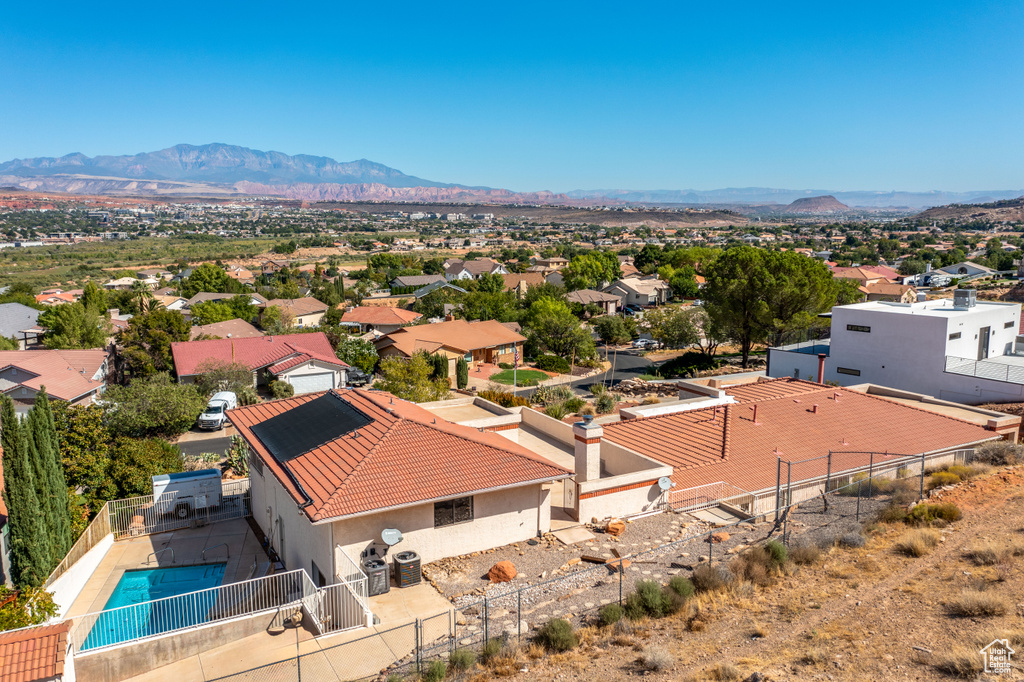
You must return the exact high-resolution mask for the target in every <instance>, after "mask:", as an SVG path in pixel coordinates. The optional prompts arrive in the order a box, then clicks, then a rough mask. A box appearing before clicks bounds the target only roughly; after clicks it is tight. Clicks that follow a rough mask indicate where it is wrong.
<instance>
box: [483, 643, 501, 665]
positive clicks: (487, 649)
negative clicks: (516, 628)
mask: <svg viewBox="0 0 1024 682" xmlns="http://www.w3.org/2000/svg"><path fill="white" fill-rule="evenodd" d="M501 649H502V644H501V639H499V638H498V637H492V638H491V639H489V640H487V642H485V643H484V648H483V649H482V650H481V651H480V658H482V659H483V660H484V662H485V663H486V662H488V661H491V660H493V659H494V658H495V657H496V656H498V654H500V653H501Z"/></svg>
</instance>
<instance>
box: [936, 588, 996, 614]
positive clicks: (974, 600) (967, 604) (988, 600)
mask: <svg viewBox="0 0 1024 682" xmlns="http://www.w3.org/2000/svg"><path fill="white" fill-rule="evenodd" d="M946 609H947V610H948V611H949V613H950V614H951V615H954V616H959V617H961V618H991V617H993V616H1002V615H1005V614H1006V612H1007V611H1008V610H1009V607H1008V606H1007V603H1006V599H1005V598H1003V597H1000V596H999V595H997V594H995V593H993V592H988V591H981V590H964V591H963V592H961V593H960V594H959V596H957V597H955V598H954V599H951V600H949V601H948V602H947V603H946Z"/></svg>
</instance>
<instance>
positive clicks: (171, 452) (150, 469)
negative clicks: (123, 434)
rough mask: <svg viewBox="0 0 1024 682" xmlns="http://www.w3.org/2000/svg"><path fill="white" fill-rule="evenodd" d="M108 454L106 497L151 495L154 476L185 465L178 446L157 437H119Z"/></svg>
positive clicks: (178, 469) (174, 471)
mask: <svg viewBox="0 0 1024 682" xmlns="http://www.w3.org/2000/svg"><path fill="white" fill-rule="evenodd" d="M110 453H111V454H110V467H109V469H108V478H109V481H108V486H109V488H110V489H109V490H107V491H106V494H107V495H109V498H108V499H115V498H122V497H135V496H138V495H148V494H151V493H152V492H153V476H156V475H159V474H173V473H177V472H179V471H181V470H182V468H183V467H184V461H183V459H182V456H181V450H179V449H178V446H176V445H172V444H170V443H168V442H167V441H164V440H159V439H156V438H143V439H140V438H118V439H117V440H115V441H114V444H113V446H112V447H111V451H110Z"/></svg>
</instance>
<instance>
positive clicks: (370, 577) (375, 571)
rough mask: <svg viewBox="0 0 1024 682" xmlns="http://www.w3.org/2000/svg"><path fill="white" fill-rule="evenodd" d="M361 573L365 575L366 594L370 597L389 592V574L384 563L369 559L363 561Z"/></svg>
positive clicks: (379, 560) (380, 560)
mask: <svg viewBox="0 0 1024 682" xmlns="http://www.w3.org/2000/svg"><path fill="white" fill-rule="evenodd" d="M363 573H365V574H366V582H367V592H368V593H369V595H370V596H371V597H374V596H376V595H378V594H385V593H387V592H390V591H391V574H390V572H389V570H388V564H387V562H386V561H384V560H382V559H377V558H372V557H371V558H369V559H366V560H365V561H363Z"/></svg>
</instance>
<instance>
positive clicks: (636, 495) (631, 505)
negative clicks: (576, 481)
mask: <svg viewBox="0 0 1024 682" xmlns="http://www.w3.org/2000/svg"><path fill="white" fill-rule="evenodd" d="M661 495H662V492H661V488H659V487H658V486H657V484H654V485H650V486H644V487H643V488H634V489H632V490H623V491H621V492H615V493H611V494H608V495H598V496H597V497H589V498H587V499H581V500H580V501H579V520H580V521H582V522H585V523H589V522H590V521H591V520H592V519H595V518H596V519H597V520H598V521H600V520H602V519H605V518H608V517H621V516H628V515H630V514H639V513H640V512H645V511H649V510H651V509H654V508H655V507H657V505H658V501H659V500H660V499H661Z"/></svg>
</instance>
